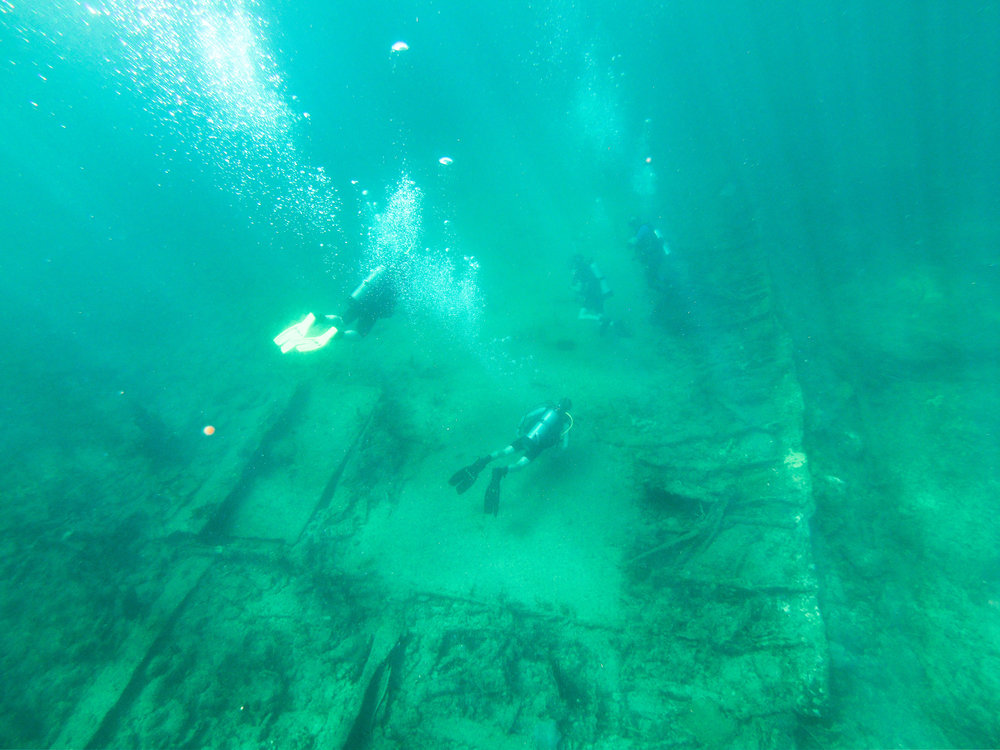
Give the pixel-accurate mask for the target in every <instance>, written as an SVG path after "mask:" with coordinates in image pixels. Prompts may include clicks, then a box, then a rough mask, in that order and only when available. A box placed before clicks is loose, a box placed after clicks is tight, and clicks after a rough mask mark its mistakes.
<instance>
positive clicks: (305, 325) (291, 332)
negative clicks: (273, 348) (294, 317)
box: [274, 313, 325, 354]
mask: <svg viewBox="0 0 1000 750" xmlns="http://www.w3.org/2000/svg"><path fill="white" fill-rule="evenodd" d="M315 322H316V316H315V315H313V314H312V313H309V314H308V315H306V316H305V317H304V318H303V319H302V320H300V321H299V322H298V323H296V324H295V325H293V326H289V327H288V328H286V329H285V330H284V331H282V332H281V333H279V334H278V335H277V336H275V337H274V343H275V344H277V345H278V346H280V347H281V353H282V354H285V353H286V352H289V351H291V350H292V349H295V348H297V347H298V345H299V344H300V343H301V342H302V341H303V340H305V338H306V333H308V332H309V328H310V327H311V326H312V324H313V323H315ZM324 343H325V342H324Z"/></svg>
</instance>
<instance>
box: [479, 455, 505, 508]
mask: <svg viewBox="0 0 1000 750" xmlns="http://www.w3.org/2000/svg"><path fill="white" fill-rule="evenodd" d="M505 476H507V467H506V466H499V467H497V468H496V469H494V470H493V476H492V477H491V478H490V486H489V487H487V488H486V497H484V498H483V510H484V511H485V512H486V513H492V514H493V515H494V516H495V515H497V513H499V512H500V480H501V479H503V478H504V477H505Z"/></svg>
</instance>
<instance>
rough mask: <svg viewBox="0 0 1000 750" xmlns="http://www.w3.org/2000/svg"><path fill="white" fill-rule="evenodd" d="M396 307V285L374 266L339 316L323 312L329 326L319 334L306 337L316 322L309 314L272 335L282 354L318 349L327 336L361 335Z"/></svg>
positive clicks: (349, 337) (350, 337)
mask: <svg viewBox="0 0 1000 750" xmlns="http://www.w3.org/2000/svg"><path fill="white" fill-rule="evenodd" d="M395 309H396V288H395V284H394V283H393V281H392V278H391V274H390V273H389V270H388V269H387V268H386V267H385V266H384V265H382V266H378V267H377V268H376V269H375V270H373V271H372V272H371V273H370V274H368V276H367V277H366V278H365V280H364V281H362V282H361V284H359V285H358V288H357V289H355V290H354V291H353V292H352V293H351V296H350V297H348V298H347V306H346V307H345V308H344V312H343V313H341V314H340V315H326V316H324V317H325V318H326V320H328V321H329V322H330V327H329V328H328V329H327V330H325V331H323V333H320V334H317V335H314V336H310V335H308V334H309V330H310V329H311V328H312V326H313V324H314V323H315V322H316V316H315V315H314V314H313V313H309V314H308V315H306V316H305V317H304V318H303V319H302V320H300V321H299V322H298V323H296V324H295V325H292V326H289V327H288V328H286V329H285V330H284V331H282V332H281V333H279V334H278V335H277V336H275V337H274V343H275V344H277V345H278V346H279V347H280V348H281V353H282V354H285V353H287V352H290V351H292V350H293V349H294V350H295V351H297V352H312V351H315V350H317V349H322V348H323V347H324V346H326V345H327V344H328V343H329V342H330V340H331V339H339V338H348V339H360V338H364V337H365V336H367V335H368V333H369V332H370V331H371V329H372V327H373V326H374V325H375V323H376V321H378V320H379V318H388V317H389V316H390V315H392V313H393V312H394V311H395Z"/></svg>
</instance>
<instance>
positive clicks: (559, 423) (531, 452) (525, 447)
mask: <svg viewBox="0 0 1000 750" xmlns="http://www.w3.org/2000/svg"><path fill="white" fill-rule="evenodd" d="M571 408H573V404H572V403H571V402H570V400H569V399H568V398H563V399H560V400H559V403H557V404H556V405H555V406H553V405H551V404H545V405H543V406H539V407H538V408H536V409H532V410H531V411H530V412H528V413H527V414H525V415H524V416H523V417H522V418H521V423H520V424H519V425H518V427H517V439H515V440H514V442H512V443H511V444H510V445H508V446H507V447H506V448H501V449H500V450H498V451H494V452H493V453H490V454H489V455H488V456H482V457H481V458H478V459H476V460H475V461H474V462H473V463H471V464H469V465H468V466H465V467H463V468H461V469H459V470H458V471H456V472H455V474H454V475H452V477H451V479H449V480H448V484H450V485H451V486H452V487H454V488H455V490H456V491H457V492H458V494H459V495H461V494H462V493H463V492H465V491H466V490H467V489H469V488H470V487H471V486H472V485H473V484H475V482H476V477H478V476H479V472H481V471H482V470H483V469H485V468H486V466H487V464H489V463H490V462H491V461H495V460H497V459H498V458H504V457H506V456H510V455H511V454H513V453H516V452H517V451H524V455H523V456H521V457H520V458H519V459H518V460H517V461H516V462H514V463H512V464H510V465H508V466H498V467H496V468H494V469H493V476H492V478H491V479H490V484H489V486H488V487H487V488H486V497H485V498H484V502H483V510H484V511H485V512H486V513H492V514H493V515H494V516H495V515H497V513H498V512H499V510H500V480H501V479H503V478H504V477H505V476H507V474H508V473H510V472H512V471H520V470H521V469H523V468H524V467H525V466H527V465H528V464H530V463H531V462H532V461H534V460H535V458H536V457H537V456H538V454H539V453H541V452H542V451H543V450H545V449H546V448H551V447H552V446H553V445H555V444H556V443H561V444H562V447H563V448H565V447H566V446H567V445H568V444H569V431H570V429H572V427H573V417H572V415H571V414H570V413H569V410H570V409H571Z"/></svg>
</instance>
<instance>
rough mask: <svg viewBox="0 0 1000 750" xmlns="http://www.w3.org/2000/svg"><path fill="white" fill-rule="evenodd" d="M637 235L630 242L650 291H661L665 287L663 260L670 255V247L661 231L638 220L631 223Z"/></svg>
mask: <svg viewBox="0 0 1000 750" xmlns="http://www.w3.org/2000/svg"><path fill="white" fill-rule="evenodd" d="M630 223H631V226H632V231H633V232H634V233H635V234H634V235H633V236H632V239H630V240H629V241H628V242H629V244H630V245H631V246H632V249H633V250H634V251H635V258H636V260H638V261H639V264H640V265H641V266H642V270H643V271H644V273H645V275H646V284H648V285H649V288H650V289H654V290H659V289H660V288H661V287H662V286H663V281H664V279H663V270H662V269H663V259H664V258H666V257H667V256H668V255H670V246H669V245H667V241H666V240H665V239H663V235H661V234H660V230H658V229H655V228H654V227H653V226H652V225H651V224H646V223H643V222H641V221H639V220H638V219H632V221H631V222H630Z"/></svg>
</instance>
